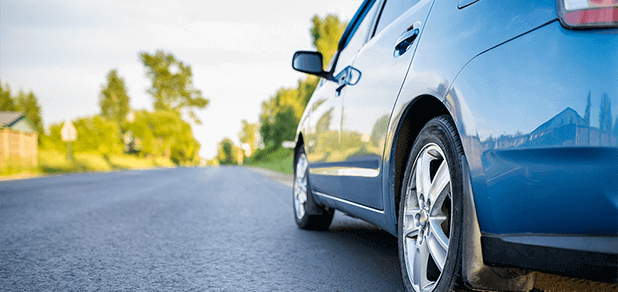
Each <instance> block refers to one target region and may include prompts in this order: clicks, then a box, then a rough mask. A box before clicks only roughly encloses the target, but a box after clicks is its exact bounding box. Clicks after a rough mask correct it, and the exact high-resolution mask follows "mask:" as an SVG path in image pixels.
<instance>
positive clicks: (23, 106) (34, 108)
mask: <svg viewBox="0 0 618 292" xmlns="http://www.w3.org/2000/svg"><path fill="white" fill-rule="evenodd" d="M15 104H16V106H15V107H16V109H17V110H18V111H20V112H22V113H23V114H24V115H26V118H28V120H30V122H32V124H33V125H34V127H35V129H36V130H37V132H39V134H43V132H44V131H43V118H42V117H41V106H39V102H38V100H37V98H36V96H35V95H34V93H32V91H30V92H28V94H26V93H24V92H23V91H21V90H20V91H19V93H18V94H17V97H16V98H15Z"/></svg>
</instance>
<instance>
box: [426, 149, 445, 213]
mask: <svg viewBox="0 0 618 292" xmlns="http://www.w3.org/2000/svg"><path fill="white" fill-rule="evenodd" d="M450 182H451V176H450V174H449V169H448V165H447V164H446V160H443V161H442V163H441V164H440V167H438V171H437V172H436V175H435V176H434V178H433V182H432V183H431V187H430V189H429V192H428V193H427V196H428V198H429V199H430V200H431V209H432V211H433V210H434V209H435V208H437V209H440V208H441V207H442V203H443V202H444V198H445V197H446V196H447V195H448V193H449V190H450V187H449V186H450Z"/></svg>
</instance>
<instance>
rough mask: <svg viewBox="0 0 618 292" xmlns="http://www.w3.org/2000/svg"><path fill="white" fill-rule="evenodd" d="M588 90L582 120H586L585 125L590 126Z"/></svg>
mask: <svg viewBox="0 0 618 292" xmlns="http://www.w3.org/2000/svg"><path fill="white" fill-rule="evenodd" d="M590 106H591V103H590V91H588V98H586V111H585V113H584V120H585V121H586V126H590Z"/></svg>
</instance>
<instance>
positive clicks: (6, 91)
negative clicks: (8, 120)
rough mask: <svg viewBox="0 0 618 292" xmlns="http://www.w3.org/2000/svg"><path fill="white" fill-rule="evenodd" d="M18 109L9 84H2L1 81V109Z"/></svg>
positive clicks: (9, 110) (7, 110)
mask: <svg viewBox="0 0 618 292" xmlns="http://www.w3.org/2000/svg"><path fill="white" fill-rule="evenodd" d="M15 110H17V108H16V106H15V102H14V101H13V98H11V88H9V85H8V84H7V85H5V86H2V81H0V111H6V112H11V111H15Z"/></svg>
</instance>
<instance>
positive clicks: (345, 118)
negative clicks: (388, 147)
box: [339, 0, 433, 209]
mask: <svg viewBox="0 0 618 292" xmlns="http://www.w3.org/2000/svg"><path fill="white" fill-rule="evenodd" d="M432 4H433V0H420V1H410V0H387V1H385V3H384V4H383V5H382V7H381V13H380V15H379V18H378V20H377V23H376V25H375V26H374V27H375V28H374V30H373V32H372V35H371V39H370V40H369V41H368V42H367V43H366V45H365V46H363V47H362V48H361V50H360V51H359V52H358V54H357V56H356V58H355V60H354V62H353V67H354V68H355V69H357V70H359V71H360V74H361V77H360V79H359V81H358V83H357V84H356V85H353V86H348V87H347V88H346V94H345V96H344V98H343V101H342V102H343V106H342V115H341V116H342V121H341V130H340V132H341V133H340V137H341V139H340V143H339V151H340V153H341V155H342V157H341V160H342V167H344V168H345V173H344V176H343V177H341V178H340V183H341V184H342V186H343V189H344V194H343V195H342V196H343V197H345V198H346V199H348V200H350V201H353V202H356V203H359V204H362V205H365V206H369V207H372V208H376V209H382V208H383V205H382V204H383V202H382V196H381V195H380V194H381V190H382V188H381V186H382V184H381V173H382V171H383V168H382V161H383V160H382V156H383V154H384V143H385V138H386V132H387V129H388V124H389V120H390V115H391V111H392V108H393V106H394V104H395V101H396V99H397V96H398V94H399V90H400V88H401V85H402V84H403V81H404V79H405V76H406V73H407V71H408V68H409V65H410V63H411V60H412V57H413V55H414V50H415V48H416V45H417V43H418V41H420V34H421V32H422V28H423V24H424V23H425V21H426V19H427V16H428V14H429V11H430V10H431V6H432Z"/></svg>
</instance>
